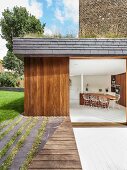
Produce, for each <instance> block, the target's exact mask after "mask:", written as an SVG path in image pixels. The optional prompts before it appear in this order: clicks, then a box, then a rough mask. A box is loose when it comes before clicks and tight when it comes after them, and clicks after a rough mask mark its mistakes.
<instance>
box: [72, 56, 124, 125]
mask: <svg viewBox="0 0 127 170" xmlns="http://www.w3.org/2000/svg"><path fill="white" fill-rule="evenodd" d="M125 106H126V60H124V59H71V60H70V115H71V121H72V122H125V121H126V108H125Z"/></svg>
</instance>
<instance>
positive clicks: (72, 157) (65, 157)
mask: <svg viewBox="0 0 127 170" xmlns="http://www.w3.org/2000/svg"><path fill="white" fill-rule="evenodd" d="M77 159H78V156H77V155H76V154H74V155H69V154H64V155H60V156H59V155H43V156H42V155H37V156H36V158H34V160H33V161H36V160H37V161H39V160H40V161H42V160H44V161H46V160H50V161H51V160H55V161H58V160H61V161H63V160H72V161H73V160H75V161H76V160H77Z"/></svg>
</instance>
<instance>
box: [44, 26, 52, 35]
mask: <svg viewBox="0 0 127 170" xmlns="http://www.w3.org/2000/svg"><path fill="white" fill-rule="evenodd" d="M44 35H53V32H52V30H51V29H50V28H47V27H45V30H44Z"/></svg>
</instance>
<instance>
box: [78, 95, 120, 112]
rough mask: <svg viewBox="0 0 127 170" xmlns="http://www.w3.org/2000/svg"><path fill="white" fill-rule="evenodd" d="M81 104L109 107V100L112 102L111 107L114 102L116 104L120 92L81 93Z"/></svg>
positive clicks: (113, 105)
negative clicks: (114, 93)
mask: <svg viewBox="0 0 127 170" xmlns="http://www.w3.org/2000/svg"><path fill="white" fill-rule="evenodd" d="M80 98H81V100H82V101H81V105H84V106H89V107H95V108H103V109H109V105H110V102H112V103H113V104H112V108H114V107H115V104H118V102H119V100H120V94H116V95H113V94H108V93H107V94H105V93H82V94H80Z"/></svg>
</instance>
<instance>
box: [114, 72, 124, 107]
mask: <svg viewBox="0 0 127 170" xmlns="http://www.w3.org/2000/svg"><path fill="white" fill-rule="evenodd" d="M116 84H118V85H120V100H119V104H120V105H122V106H126V73H123V74H118V75H116Z"/></svg>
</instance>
